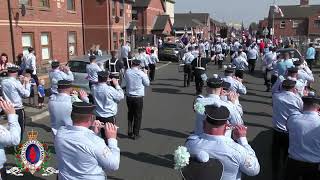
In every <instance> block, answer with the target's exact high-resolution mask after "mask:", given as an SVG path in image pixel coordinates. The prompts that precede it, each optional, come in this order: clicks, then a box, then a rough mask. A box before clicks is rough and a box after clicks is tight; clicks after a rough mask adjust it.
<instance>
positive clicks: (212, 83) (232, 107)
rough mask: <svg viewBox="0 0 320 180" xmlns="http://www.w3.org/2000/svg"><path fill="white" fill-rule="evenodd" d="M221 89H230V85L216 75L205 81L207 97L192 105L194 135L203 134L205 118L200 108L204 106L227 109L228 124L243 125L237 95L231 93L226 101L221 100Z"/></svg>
mask: <svg viewBox="0 0 320 180" xmlns="http://www.w3.org/2000/svg"><path fill="white" fill-rule="evenodd" d="M223 88H230V83H227V82H224V81H223V80H222V79H221V78H220V77H219V76H218V75H217V74H214V76H213V78H209V79H208V80H207V96H206V97H200V98H197V99H196V100H195V103H194V109H195V112H196V122H195V129H194V134H201V133H203V121H204V120H205V116H204V114H203V112H202V111H203V108H201V107H204V106H206V105H212V104H217V105H221V106H225V107H227V108H228V110H229V111H230V113H231V114H230V117H229V118H227V119H228V121H229V123H230V124H232V125H237V124H243V120H242V118H241V115H242V114H243V111H242V107H241V105H240V104H239V99H238V95H237V93H235V92H231V93H229V94H228V95H227V96H228V97H227V100H228V101H225V100H222V99H221V97H220V96H221V95H222V94H223ZM199 107H200V108H199ZM230 135H231V134H230Z"/></svg>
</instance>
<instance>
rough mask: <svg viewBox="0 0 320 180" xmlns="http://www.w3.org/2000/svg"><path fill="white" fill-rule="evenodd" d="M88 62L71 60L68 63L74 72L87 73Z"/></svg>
mask: <svg viewBox="0 0 320 180" xmlns="http://www.w3.org/2000/svg"><path fill="white" fill-rule="evenodd" d="M87 64H88V63H87V62H83V61H69V63H68V65H69V67H70V70H71V71H72V72H77V73H86V67H87Z"/></svg>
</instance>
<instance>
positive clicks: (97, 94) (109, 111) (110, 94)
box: [92, 83, 124, 118]
mask: <svg viewBox="0 0 320 180" xmlns="http://www.w3.org/2000/svg"><path fill="white" fill-rule="evenodd" d="M92 95H93V98H94V103H95V105H96V115H97V116H99V117H104V118H108V117H112V116H115V115H117V112H118V103H119V102H120V101H121V100H122V99H123V98H124V94H123V90H122V88H121V87H120V86H116V88H113V87H112V86H109V85H107V84H106V83H99V84H95V85H93V89H92Z"/></svg>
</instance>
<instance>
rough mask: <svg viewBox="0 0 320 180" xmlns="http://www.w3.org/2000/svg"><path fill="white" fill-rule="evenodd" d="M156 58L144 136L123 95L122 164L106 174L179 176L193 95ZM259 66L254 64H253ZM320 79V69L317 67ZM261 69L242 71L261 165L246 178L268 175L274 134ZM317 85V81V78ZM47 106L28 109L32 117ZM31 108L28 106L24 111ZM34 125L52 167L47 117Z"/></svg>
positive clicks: (170, 179) (152, 179)
mask: <svg viewBox="0 0 320 180" xmlns="http://www.w3.org/2000/svg"><path fill="white" fill-rule="evenodd" d="M164 64H166V63H163V64H160V65H159V66H158V67H161V66H163V67H161V68H160V69H158V70H157V72H156V81H155V82H153V83H152V85H151V87H149V88H147V89H146V97H145V98H144V111H143V121H142V127H141V129H142V130H141V136H142V138H140V139H138V140H136V141H133V140H131V139H129V138H128V137H127V120H126V118H127V107H126V103H125V100H123V101H121V102H120V104H119V112H118V116H117V125H118V126H119V127H120V128H119V133H118V140H119V147H120V149H121V163H120V169H119V170H118V171H116V172H114V173H111V174H108V179H109V180H180V179H182V178H181V177H180V176H179V173H178V172H177V171H176V170H174V169H173V155H172V154H173V152H174V150H175V149H176V148H177V147H178V146H179V145H183V144H184V142H185V140H186V138H187V137H188V136H189V135H190V133H191V132H192V131H193V127H194V124H195V121H194V117H195V115H194V112H193V110H192V103H193V101H194V98H195V87H194V83H192V86H191V87H188V88H184V87H183V74H182V73H179V72H178V63H169V64H167V65H164ZM257 69H258V68H257ZM214 73H218V74H223V72H222V70H218V69H217V67H216V66H214V65H209V67H208V76H211V75H212V74H214ZM315 74H316V76H317V77H316V80H317V82H318V81H319V78H318V74H319V71H318V69H317V70H316V71H315ZM263 83H264V82H263V78H262V76H261V72H259V71H256V73H255V74H254V75H247V74H246V75H245V85H246V86H247V90H248V94H247V95H243V96H241V97H240V103H241V104H242V106H243V109H244V116H243V120H244V121H245V124H246V126H247V127H248V135H247V137H248V140H249V143H250V144H251V146H252V148H253V149H254V150H255V152H256V154H257V156H258V159H259V162H260V165H261V171H260V174H259V175H258V176H255V177H247V176H245V175H243V178H242V179H244V180H254V179H259V180H270V179H271V175H272V174H271V173H272V172H271V136H272V123H271V117H272V103H271V101H272V100H271V93H270V92H265V86H264V85H263ZM315 88H316V89H319V83H315ZM44 112H45V111H43V112H42V111H40V110H34V112H31V111H30V114H28V115H30V116H31V117H32V119H33V117H35V116H37V115H38V114H43V113H44ZM28 113H29V112H28ZM31 129H33V130H36V131H38V132H39V134H40V135H41V136H39V137H38V140H39V141H41V142H45V143H47V144H48V145H49V148H50V149H51V150H52V152H53V159H52V160H51V161H50V164H49V166H52V167H56V161H55V152H54V146H53V139H52V135H51V129H50V120H49V118H48V117H47V116H45V117H43V118H40V119H39V120H37V121H31V120H30V119H29V120H28V122H27V131H29V130H31ZM6 153H7V158H8V161H7V162H8V165H9V166H10V165H11V166H12V165H14V164H15V161H14V158H13V157H14V155H13V151H12V148H11V149H10V148H9V149H7V151H6ZM55 178H56V177H55V176H51V177H42V176H41V175H39V174H36V176H31V175H30V174H29V175H27V176H24V177H13V176H10V177H9V178H7V179H10V180H11V179H12V180H15V179H52V180H53V179H55Z"/></svg>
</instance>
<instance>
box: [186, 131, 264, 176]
mask: <svg viewBox="0 0 320 180" xmlns="http://www.w3.org/2000/svg"><path fill="white" fill-rule="evenodd" d="M186 147H187V149H188V152H189V153H190V154H191V156H194V157H196V158H197V159H198V160H199V161H200V162H203V160H204V159H202V157H201V155H202V156H203V155H204V154H207V156H209V158H213V159H218V160H219V161H220V162H221V163H222V164H223V173H222V177H221V179H220V180H241V173H244V174H247V175H249V176H255V175H258V174H259V172H260V164H259V162H258V159H257V157H256V155H255V152H254V150H253V149H252V148H251V146H250V145H249V144H248V141H247V139H246V138H245V137H242V138H240V139H239V140H238V143H236V142H235V141H234V140H233V139H231V138H230V137H226V136H213V135H208V134H204V133H203V134H200V135H199V136H196V135H193V136H190V137H189V138H188V140H187V142H186ZM199 155H200V156H199ZM204 162H206V161H204Z"/></svg>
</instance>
